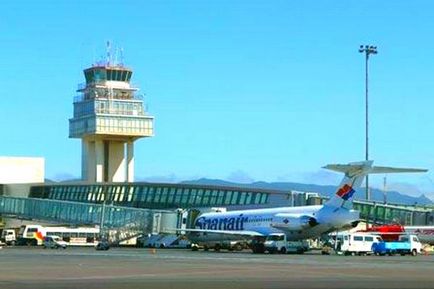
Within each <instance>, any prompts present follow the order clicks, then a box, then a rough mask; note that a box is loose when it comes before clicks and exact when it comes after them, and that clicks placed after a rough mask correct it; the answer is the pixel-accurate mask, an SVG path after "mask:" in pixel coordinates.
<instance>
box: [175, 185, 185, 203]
mask: <svg viewBox="0 0 434 289" xmlns="http://www.w3.org/2000/svg"><path fill="white" fill-rule="evenodd" d="M182 195H183V189H182V188H177V189H176V195H175V202H174V203H175V204H177V205H180V204H181V197H182Z"/></svg>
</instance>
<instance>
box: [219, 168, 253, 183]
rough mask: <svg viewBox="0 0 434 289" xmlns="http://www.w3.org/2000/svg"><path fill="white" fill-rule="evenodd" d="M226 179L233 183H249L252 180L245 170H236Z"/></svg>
mask: <svg viewBox="0 0 434 289" xmlns="http://www.w3.org/2000/svg"><path fill="white" fill-rule="evenodd" d="M226 180H227V181H230V182H234V183H244V184H250V183H253V182H254V179H252V178H251V177H250V176H249V175H248V174H247V173H246V172H244V171H242V170H236V171H234V172H232V173H230V174H229V176H228V177H227V178H226Z"/></svg>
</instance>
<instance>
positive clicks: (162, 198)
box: [160, 188, 168, 204]
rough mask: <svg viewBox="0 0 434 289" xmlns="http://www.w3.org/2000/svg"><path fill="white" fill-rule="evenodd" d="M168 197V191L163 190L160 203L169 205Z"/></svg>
mask: <svg viewBox="0 0 434 289" xmlns="http://www.w3.org/2000/svg"><path fill="white" fill-rule="evenodd" d="M167 195H168V189H167V188H162V193H161V198H160V203H162V204H166V203H167Z"/></svg>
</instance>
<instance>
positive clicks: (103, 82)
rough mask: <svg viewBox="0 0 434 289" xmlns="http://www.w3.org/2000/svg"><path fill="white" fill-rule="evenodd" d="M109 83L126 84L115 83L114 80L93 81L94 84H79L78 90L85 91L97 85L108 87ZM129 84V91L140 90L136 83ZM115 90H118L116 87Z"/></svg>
mask: <svg viewBox="0 0 434 289" xmlns="http://www.w3.org/2000/svg"><path fill="white" fill-rule="evenodd" d="M107 82H115V83H116V82H122V83H126V82H124V81H114V80H100V81H93V82H90V83H87V82H81V83H79V84H77V90H83V89H85V88H86V87H87V86H95V85H102V86H108V83H107ZM127 83H128V84H129V89H132V90H137V89H139V86H138V85H137V84H136V83H134V82H132V81H130V82H127ZM113 88H116V87H113Z"/></svg>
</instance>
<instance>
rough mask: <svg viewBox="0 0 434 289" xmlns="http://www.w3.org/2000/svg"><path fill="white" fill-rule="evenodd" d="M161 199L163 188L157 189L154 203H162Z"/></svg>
mask: <svg viewBox="0 0 434 289" xmlns="http://www.w3.org/2000/svg"><path fill="white" fill-rule="evenodd" d="M160 198H161V188H160V187H157V188H156V190H155V196H154V200H153V201H152V202H153V203H155V204H156V203H159V202H160Z"/></svg>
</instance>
